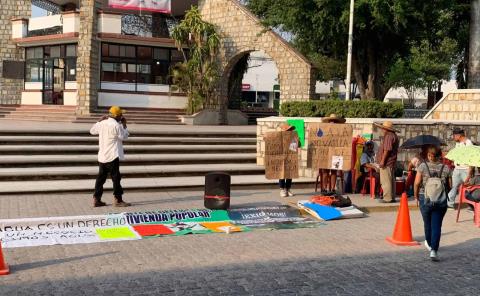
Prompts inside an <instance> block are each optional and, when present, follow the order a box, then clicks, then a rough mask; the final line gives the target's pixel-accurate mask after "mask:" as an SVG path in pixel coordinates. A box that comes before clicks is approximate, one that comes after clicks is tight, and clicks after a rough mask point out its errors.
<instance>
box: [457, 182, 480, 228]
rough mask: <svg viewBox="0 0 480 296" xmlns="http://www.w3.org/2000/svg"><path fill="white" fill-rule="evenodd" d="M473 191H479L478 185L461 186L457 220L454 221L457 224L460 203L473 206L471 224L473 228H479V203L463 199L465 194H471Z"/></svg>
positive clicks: (458, 214) (479, 186)
mask: <svg viewBox="0 0 480 296" xmlns="http://www.w3.org/2000/svg"><path fill="white" fill-rule="evenodd" d="M475 189H480V185H473V186H465V185H463V184H462V185H461V186H460V199H459V201H458V210H457V220H456V222H457V223H458V218H459V217H460V210H461V209H462V203H467V204H470V205H472V206H473V223H474V224H475V226H477V227H480V203H478V202H474V201H471V200H468V199H467V198H466V197H465V194H466V193H467V192H471V191H473V190H475Z"/></svg>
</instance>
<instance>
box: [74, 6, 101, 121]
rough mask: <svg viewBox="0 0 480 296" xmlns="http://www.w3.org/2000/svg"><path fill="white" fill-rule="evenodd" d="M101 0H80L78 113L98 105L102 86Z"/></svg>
mask: <svg viewBox="0 0 480 296" xmlns="http://www.w3.org/2000/svg"><path fill="white" fill-rule="evenodd" d="M101 2H102V1H101V0H80V32H79V36H78V57H77V88H78V95H77V96H78V99H77V111H76V112H77V115H85V114H89V113H90V112H91V111H93V110H94V109H95V108H96V107H97V100H98V88H99V87H100V41H99V40H98V39H97V27H98V15H97V11H98V9H99V8H100V7H101Z"/></svg>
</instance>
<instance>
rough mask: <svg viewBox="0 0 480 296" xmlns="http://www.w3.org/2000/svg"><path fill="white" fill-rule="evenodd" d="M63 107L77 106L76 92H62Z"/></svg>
mask: <svg viewBox="0 0 480 296" xmlns="http://www.w3.org/2000/svg"><path fill="white" fill-rule="evenodd" d="M63 105H65V106H77V92H76V91H64V92H63Z"/></svg>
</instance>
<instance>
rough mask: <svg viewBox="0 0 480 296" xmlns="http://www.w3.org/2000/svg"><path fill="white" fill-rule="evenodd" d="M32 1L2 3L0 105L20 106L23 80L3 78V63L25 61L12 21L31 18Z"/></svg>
mask: <svg viewBox="0 0 480 296" xmlns="http://www.w3.org/2000/svg"><path fill="white" fill-rule="evenodd" d="M31 7H32V2H31V1H30V0H1V1H0V104H20V103H21V97H22V90H23V79H9V78H4V77H3V61H24V60H25V54H24V52H25V51H24V49H23V48H21V47H17V45H16V44H15V42H14V41H13V40H12V19H14V18H29V17H30V15H31V10H32V9H31Z"/></svg>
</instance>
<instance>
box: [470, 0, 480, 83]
mask: <svg viewBox="0 0 480 296" xmlns="http://www.w3.org/2000/svg"><path fill="white" fill-rule="evenodd" d="M470 5H471V7H470V16H471V17H470V50H469V52H470V57H469V63H468V88H480V0H472V1H471V4H470Z"/></svg>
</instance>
